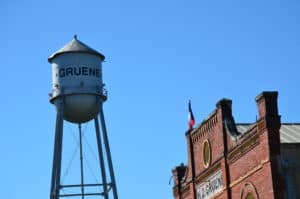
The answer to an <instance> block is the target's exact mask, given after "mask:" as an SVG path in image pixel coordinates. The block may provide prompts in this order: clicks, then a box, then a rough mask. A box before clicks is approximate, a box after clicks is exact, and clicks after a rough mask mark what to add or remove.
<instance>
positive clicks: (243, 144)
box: [173, 92, 283, 199]
mask: <svg viewBox="0 0 300 199" xmlns="http://www.w3.org/2000/svg"><path fill="white" fill-rule="evenodd" d="M256 101H257V106H258V113H259V118H258V121H257V123H256V124H255V125H254V126H253V127H252V128H251V129H250V130H249V131H248V132H246V133H245V134H243V135H242V136H238V137H236V136H234V135H232V134H231V132H228V128H227V126H225V122H224V120H225V119H228V118H231V121H232V122H234V119H233V116H232V111H231V100H227V99H222V100H220V101H219V102H218V103H217V108H216V110H215V111H214V112H213V113H212V114H211V115H210V116H209V117H208V119H206V120H205V121H204V122H202V123H201V125H200V126H198V127H197V128H196V129H194V130H191V131H189V132H187V134H186V138H187V148H188V164H187V175H186V178H185V181H182V182H179V181H178V180H177V178H176V173H175V174H174V172H173V176H174V180H175V181H176V180H177V182H175V186H174V198H176V199H183V198H184V199H195V195H196V194H195V193H196V188H197V186H198V185H199V184H201V183H202V182H204V181H205V180H207V179H208V178H209V177H210V176H211V175H212V174H214V173H215V172H217V171H219V170H221V171H222V181H223V190H222V191H220V192H219V193H217V194H216V195H214V198H218V199H226V198H228V199H229V198H232V199H241V198H242V199H243V198H244V197H246V195H247V194H249V193H251V194H252V195H253V196H254V197H256V198H268V199H269V198H270V199H273V198H276V199H279V198H282V195H281V193H282V192H283V182H282V178H281V176H280V175H279V170H280V169H281V168H280V165H279V164H278V157H279V155H280V140H279V128H280V116H279V115H278V107H277V92H263V93H261V94H260V95H259V96H258V97H257V98H256ZM205 140H208V141H209V143H210V146H211V163H210V165H209V166H208V167H207V168H206V167H205V166H204V164H203V142H204V141H205ZM176 183H177V184H176Z"/></svg>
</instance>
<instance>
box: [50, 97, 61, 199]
mask: <svg viewBox="0 0 300 199" xmlns="http://www.w3.org/2000/svg"><path fill="white" fill-rule="evenodd" d="M63 124H64V120H63V99H58V101H57V114H56V127H55V138H54V139H55V140H54V151H53V165H52V177H51V188H50V199H59V191H60V175H61V159H62V143H63V142H62V141H63Z"/></svg>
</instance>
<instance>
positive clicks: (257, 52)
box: [0, 0, 300, 199]
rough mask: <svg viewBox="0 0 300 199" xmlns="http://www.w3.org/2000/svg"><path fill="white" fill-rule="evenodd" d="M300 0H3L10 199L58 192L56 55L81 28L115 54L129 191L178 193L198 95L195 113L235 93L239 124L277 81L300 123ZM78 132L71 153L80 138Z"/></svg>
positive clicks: (113, 94) (109, 110) (113, 113)
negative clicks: (52, 96) (54, 188)
mask: <svg viewBox="0 0 300 199" xmlns="http://www.w3.org/2000/svg"><path fill="white" fill-rule="evenodd" d="M299 10H300V1H298V0H290V1H280V0H266V1H261V0H252V1H238V0H236V1H231V0H229V1H215V0H212V1H199V0H197V1H196V0H185V1H183V0H180V1H179V0H172V1H171V0H151V1H140V0H127V1H121V0H112V1H100V0H97V1H96V0H86V1H79V0H73V1H58V0H52V1H38V0H28V1H16V0H2V1H1V2H0V24H1V31H0V42H1V48H0V57H1V66H0V68H1V79H0V89H1V93H2V95H1V98H0V104H1V113H2V114H1V115H0V121H1V122H0V124H1V125H0V126H1V131H0V133H1V139H0V157H1V164H0V176H1V183H0V184H1V186H0V192H1V198H5V199H17V198H22V199H32V198H47V197H48V195H49V187H50V176H51V163H52V150H53V143H54V127H55V108H54V107H53V106H52V105H51V104H50V103H49V102H48V93H49V92H50V90H51V67H50V64H49V63H48V62H47V58H48V57H49V56H50V55H51V54H52V53H53V52H54V51H56V50H58V49H59V48H61V47H62V46H63V45H64V44H66V43H67V42H69V41H70V40H71V39H72V37H73V35H74V34H77V35H78V38H79V40H81V41H83V42H85V43H87V44H88V45H90V46H91V47H93V48H94V49H97V50H99V51H100V52H102V53H103V54H104V55H105V56H106V58H107V59H106V62H105V63H104V64H103V75H104V81H105V83H106V85H107V89H108V91H109V98H108V101H107V102H106V103H105V115H106V122H107V127H108V133H109V138H110V144H111V151H112V157H113V161H114V166H115V174H116V178H117V185H118V190H119V196H120V197H119V198H123V199H138V198H143V199H153V198H158V199H171V198H172V185H169V184H168V183H169V178H170V176H171V169H172V168H173V167H174V166H176V165H178V164H180V163H181V162H186V142H185V136H184V133H185V131H186V129H187V101H188V99H191V100H192V107H193V111H194V115H195V119H196V123H200V122H201V121H202V120H203V119H204V118H205V117H207V115H208V114H209V113H210V112H211V111H212V110H213V109H214V108H215V103H216V102H217V101H218V100H219V99H221V98H223V97H226V98H230V99H232V100H233V114H234V116H235V120H236V121H237V122H253V121H255V116H256V114H257V109H256V104H255V101H254V98H255V97H256V96H257V95H258V94H259V93H260V92H261V91H264V90H277V91H279V111H280V114H281V115H282V121H283V122H299V121H300V120H299V112H300V108H299V101H300V90H299V85H300V79H299V74H300V69H299V68H300V67H299V66H300V56H299V53H300V37H299V36H300V26H299V24H300V12H299ZM92 126H93V125H92V124H88V125H87V126H85V128H86V129H87V130H86V132H87V133H90V132H89V131H92ZM74 129H75V130H74ZM70 131H75V132H76V128H75V127H73V126H71V125H67V126H66V129H65V134H66V136H65V138H66V139H65V140H66V145H68V144H69V145H70V148H71V149H70V150H69V151H68V150H66V152H65V155H64V157H65V158H66V159H70V156H71V155H72V151H73V148H74V143H76V142H74V140H73V138H72V136H70ZM91 133H93V132H91ZM68 135H69V137H68ZM86 135H87V137H88V134H86ZM90 137H92V136H90ZM72 144H73V145H72ZM69 145H68V146H69ZM75 162H76V161H75ZM92 167H93V166H92Z"/></svg>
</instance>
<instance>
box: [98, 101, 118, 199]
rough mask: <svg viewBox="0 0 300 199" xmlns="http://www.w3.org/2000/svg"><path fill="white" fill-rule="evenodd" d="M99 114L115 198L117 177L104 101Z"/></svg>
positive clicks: (116, 195) (116, 196) (116, 197)
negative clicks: (106, 122) (106, 123)
mask: <svg viewBox="0 0 300 199" xmlns="http://www.w3.org/2000/svg"><path fill="white" fill-rule="evenodd" d="M99 115H100V121H101V128H102V132H103V141H104V145H105V150H106V153H107V154H106V155H107V163H108V167H109V173H110V179H111V184H112V189H113V196H114V199H118V193H117V186H116V179H115V174H114V169H113V164H112V159H111V154H110V147H109V142H108V136H107V131H106V125H105V118H104V113H103V103H100V112H99Z"/></svg>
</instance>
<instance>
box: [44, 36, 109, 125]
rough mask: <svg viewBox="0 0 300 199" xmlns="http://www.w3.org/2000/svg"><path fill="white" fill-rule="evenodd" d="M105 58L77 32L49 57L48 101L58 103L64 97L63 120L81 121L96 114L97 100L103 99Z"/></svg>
mask: <svg viewBox="0 0 300 199" xmlns="http://www.w3.org/2000/svg"><path fill="white" fill-rule="evenodd" d="M104 59H105V57H104V55H102V54H101V53H99V52H97V51H96V50H94V49H92V48H90V47H89V46H87V45H86V44H84V43H83V42H81V41H79V40H78V39H77V37H76V36H74V39H73V40H72V41H71V42H69V43H68V44H66V45H65V46H64V47H63V48H61V49H60V50H58V51H57V52H55V53H54V54H52V55H51V56H50V57H49V59H48V61H49V62H50V63H51V65H52V83H53V90H52V94H51V99H50V102H51V103H53V104H55V105H56V106H58V105H57V103H59V101H61V100H63V103H64V106H63V107H64V108H63V115H64V119H65V120H67V121H69V122H73V123H83V122H87V121H89V120H91V119H93V118H95V116H96V115H97V114H98V112H99V104H100V103H101V101H105V100H106V97H105V93H103V82H102V65H101V64H102V62H103V61H104Z"/></svg>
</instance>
